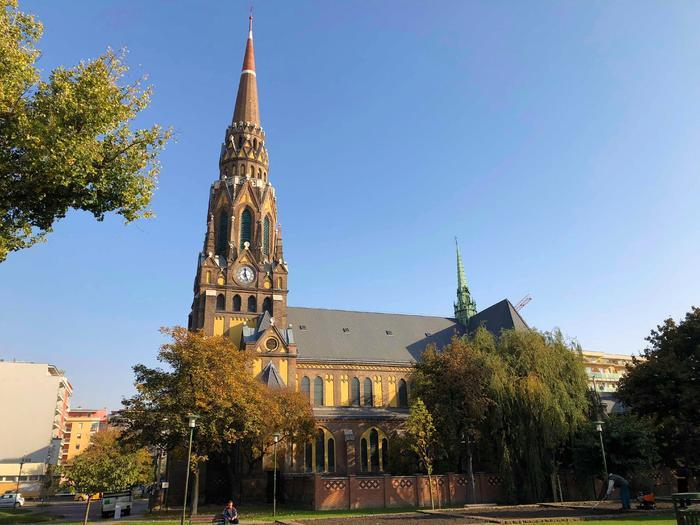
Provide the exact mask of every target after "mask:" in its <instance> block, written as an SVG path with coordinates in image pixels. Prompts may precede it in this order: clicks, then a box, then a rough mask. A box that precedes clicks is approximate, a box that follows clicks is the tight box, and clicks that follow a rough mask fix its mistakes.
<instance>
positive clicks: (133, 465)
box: [61, 429, 152, 524]
mask: <svg viewBox="0 0 700 525" xmlns="http://www.w3.org/2000/svg"><path fill="white" fill-rule="evenodd" d="M118 436H119V432H118V431H116V430H110V429H108V430H103V431H101V432H98V433H97V434H95V436H94V437H93V441H92V444H91V445H90V447H88V449H87V450H85V452H83V453H82V454H80V455H79V456H77V457H76V458H75V459H73V461H72V462H71V463H70V464H68V465H66V466H64V467H63V468H62V469H61V474H62V475H63V479H64V480H65V484H66V485H67V486H68V487H69V488H71V489H72V490H75V492H77V493H80V494H86V495H87V504H86V505H85V514H84V516H83V524H85V523H87V522H88V517H89V515H90V502H91V501H92V498H93V496H95V495H96V494H99V493H100V492H109V491H117V490H124V489H128V488H131V487H133V486H134V485H138V484H143V483H148V482H149V481H150V479H151V476H152V468H151V456H150V454H149V453H148V451H146V449H143V448H140V449H133V448H129V447H125V446H123V445H122V444H121V443H120V442H119V440H118Z"/></svg>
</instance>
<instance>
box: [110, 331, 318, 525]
mask: <svg viewBox="0 0 700 525" xmlns="http://www.w3.org/2000/svg"><path fill="white" fill-rule="evenodd" d="M162 331H163V333H165V334H166V335H168V336H170V337H171V341H170V342H168V343H166V344H164V345H163V346H162V347H161V349H160V352H159V354H158V360H159V361H160V362H162V363H164V364H166V365H167V369H162V368H149V367H147V366H145V365H136V366H135V367H134V372H135V375H136V381H135V383H136V389H137V394H136V395H135V396H133V397H131V398H129V399H126V400H124V401H123V404H124V409H123V410H122V413H121V418H122V421H121V424H122V425H123V427H124V439H125V440H126V441H127V442H130V443H136V444H139V445H142V446H158V447H160V448H161V449H164V450H173V449H178V448H181V447H182V446H183V445H184V444H185V443H186V442H187V439H188V437H189V429H188V428H187V415H188V414H190V413H195V414H197V415H199V416H200V417H199V419H198V420H197V427H196V430H195V435H194V442H193V453H192V470H193V473H194V474H195V479H194V487H193V492H192V493H193V501H192V511H193V513H196V512H197V503H198V496H197V494H198V491H197V490H196V489H197V486H198V474H199V464H200V463H201V462H202V461H207V460H208V459H209V458H210V456H212V455H215V456H216V457H217V458H221V459H222V460H223V462H224V464H225V466H226V471H227V474H228V477H229V482H230V486H231V488H232V490H233V488H234V480H235V472H234V465H235V464H236V459H237V458H239V457H242V458H244V459H246V460H247V462H246V463H247V465H248V469H249V470H250V469H252V468H253V467H254V466H255V465H257V464H258V463H259V461H260V460H261V459H262V457H263V456H264V454H265V453H267V452H268V451H269V450H270V449H271V447H272V445H273V435H274V434H275V433H279V434H280V435H281V440H280V443H282V445H283V446H284V444H291V443H292V442H295V443H305V442H306V441H307V440H308V439H310V437H311V435H312V434H313V430H314V420H313V414H312V412H311V407H310V405H309V402H308V400H307V399H306V398H305V397H304V396H303V395H302V394H301V393H299V392H293V391H291V390H287V389H282V390H271V389H269V388H268V387H267V386H265V385H264V384H263V383H261V382H260V381H258V380H257V379H256V378H255V377H254V376H253V374H252V359H253V356H252V355H250V353H249V352H244V351H240V350H238V348H236V346H235V345H234V344H233V343H232V342H231V340H230V339H229V338H226V337H223V336H214V337H209V336H205V335H204V334H202V333H201V332H190V331H188V330H187V329H185V328H182V327H176V328H172V329H163V330H162ZM238 479H240V476H238ZM232 496H233V494H232Z"/></svg>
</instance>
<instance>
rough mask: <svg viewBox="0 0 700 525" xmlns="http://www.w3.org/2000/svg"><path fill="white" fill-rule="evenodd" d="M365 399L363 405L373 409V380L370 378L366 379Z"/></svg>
mask: <svg viewBox="0 0 700 525" xmlns="http://www.w3.org/2000/svg"><path fill="white" fill-rule="evenodd" d="M364 386H365V397H364V400H363V402H362V404H363V405H364V406H366V407H371V406H372V405H373V404H374V403H373V396H372V380H371V379H370V378H369V377H366V378H365V385H364Z"/></svg>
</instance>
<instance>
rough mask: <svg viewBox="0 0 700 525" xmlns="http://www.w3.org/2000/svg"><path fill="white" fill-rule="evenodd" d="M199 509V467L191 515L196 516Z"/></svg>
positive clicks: (196, 474) (193, 490)
mask: <svg viewBox="0 0 700 525" xmlns="http://www.w3.org/2000/svg"><path fill="white" fill-rule="evenodd" d="M198 508H199V465H197V469H196V470H195V471H194V487H192V511H191V512H190V514H191V515H192V516H195V515H196V514H197V510H198Z"/></svg>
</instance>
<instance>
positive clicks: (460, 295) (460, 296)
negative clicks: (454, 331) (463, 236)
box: [454, 238, 476, 326]
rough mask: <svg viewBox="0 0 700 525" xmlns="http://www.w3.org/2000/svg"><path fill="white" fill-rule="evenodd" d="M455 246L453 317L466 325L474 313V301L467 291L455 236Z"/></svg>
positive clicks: (467, 287)
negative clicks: (455, 291) (455, 274)
mask: <svg viewBox="0 0 700 525" xmlns="http://www.w3.org/2000/svg"><path fill="white" fill-rule="evenodd" d="M455 247H456V248H457V302H456V303H455V304H454V312H455V319H457V321H458V322H459V323H460V324H462V325H464V326H467V323H468V322H469V318H470V317H472V316H474V315H476V303H475V302H474V300H473V299H472V297H471V294H470V293H469V286H468V285H467V278H466V276H465V275H464V264H462V256H461V255H460V253H459V243H457V238H455Z"/></svg>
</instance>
